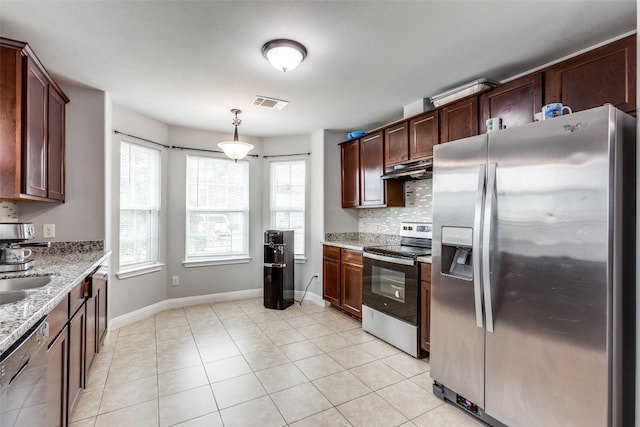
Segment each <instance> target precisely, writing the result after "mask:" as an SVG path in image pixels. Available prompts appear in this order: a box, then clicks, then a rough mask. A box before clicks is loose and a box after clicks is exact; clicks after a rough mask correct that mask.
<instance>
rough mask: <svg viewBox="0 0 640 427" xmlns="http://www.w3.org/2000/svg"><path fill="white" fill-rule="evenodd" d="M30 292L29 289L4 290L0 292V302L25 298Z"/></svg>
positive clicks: (4, 302) (5, 302)
mask: <svg viewBox="0 0 640 427" xmlns="http://www.w3.org/2000/svg"><path fill="white" fill-rule="evenodd" d="M30 294H31V292H30V291H26V290H23V291H6V292H0V304H9V303H12V302H17V301H20V300H23V299H25V298H26V297H28V296H29V295H30Z"/></svg>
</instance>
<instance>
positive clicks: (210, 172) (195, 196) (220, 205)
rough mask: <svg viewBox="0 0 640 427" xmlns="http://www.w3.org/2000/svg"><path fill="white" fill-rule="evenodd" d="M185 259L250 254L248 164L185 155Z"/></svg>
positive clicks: (231, 256)
mask: <svg viewBox="0 0 640 427" xmlns="http://www.w3.org/2000/svg"><path fill="white" fill-rule="evenodd" d="M186 246H187V249H186V258H187V259H188V260H189V259H191V260H194V259H198V258H234V257H243V256H248V255H249V163H248V162H247V161H238V162H235V161H233V160H229V159H218V158H212V157H201V156H187V244H186Z"/></svg>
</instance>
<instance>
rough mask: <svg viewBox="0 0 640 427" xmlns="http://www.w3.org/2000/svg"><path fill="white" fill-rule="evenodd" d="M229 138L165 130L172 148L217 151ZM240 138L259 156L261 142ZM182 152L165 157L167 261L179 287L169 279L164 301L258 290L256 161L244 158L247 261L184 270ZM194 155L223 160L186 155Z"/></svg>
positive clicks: (259, 202) (259, 184)
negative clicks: (247, 191) (250, 144)
mask: <svg viewBox="0 0 640 427" xmlns="http://www.w3.org/2000/svg"><path fill="white" fill-rule="evenodd" d="M231 131H232V129H231V127H229V133H216V132H208V131H202V130H193V129H187V128H182V127H170V128H169V140H170V141H171V144H172V145H177V146H182V147H190V148H199V149H208V150H218V147H217V143H218V142H220V141H223V140H229V138H230V137H231ZM239 133H240V138H241V139H242V140H243V141H246V142H250V143H252V144H253V145H254V146H255V148H254V149H253V150H252V151H251V154H260V153H261V145H262V144H261V142H260V140H258V139H255V138H248V137H245V136H242V128H240V129H239ZM189 153H190V152H189V151H188V150H184V151H183V150H177V149H173V150H171V152H170V155H169V165H170V169H169V171H168V175H169V182H168V186H167V192H166V193H165V194H168V201H169V206H168V217H169V218H168V227H169V230H168V231H169V233H168V248H167V253H168V261H167V274H168V276H169V278H171V277H172V276H178V277H179V280H180V285H179V286H172V285H171V284H170V283H171V280H169V285H168V291H167V297H168V298H179V297H187V296H197V295H207V294H215V293H221V292H233V291H244V290H251V289H261V288H262V227H261V225H262V159H260V158H255V157H249V156H248V157H247V158H246V159H248V161H249V163H250V165H249V188H250V193H249V233H250V235H249V255H250V257H251V261H250V262H249V263H243V264H226V265H215V266H206V267H189V268H187V267H184V265H183V264H182V263H183V261H184V255H185V238H186V236H185V221H186V217H185V203H186V198H185V197H186V196H185V193H186V187H187V185H186V159H187V154H189ZM191 153H192V154H195V155H211V156H215V157H221V158H225V157H224V154H215V153H200V152H197V151H193V152H191Z"/></svg>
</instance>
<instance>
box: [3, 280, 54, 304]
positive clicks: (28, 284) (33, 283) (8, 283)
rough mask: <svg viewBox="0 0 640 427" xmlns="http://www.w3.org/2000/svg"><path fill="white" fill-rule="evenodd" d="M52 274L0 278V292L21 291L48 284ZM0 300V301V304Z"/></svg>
mask: <svg viewBox="0 0 640 427" xmlns="http://www.w3.org/2000/svg"><path fill="white" fill-rule="evenodd" d="M52 280H53V276H32V277H15V278H12V279H0V294H2V293H5V292H13V291H22V290H26V289H35V288H41V287H43V286H46V285H48V284H49V283H51V281H52ZM1 303H2V302H1V301H0V304H1Z"/></svg>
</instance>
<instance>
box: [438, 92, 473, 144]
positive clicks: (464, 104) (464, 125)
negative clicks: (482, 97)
mask: <svg viewBox="0 0 640 427" xmlns="http://www.w3.org/2000/svg"><path fill="white" fill-rule="evenodd" d="M477 134H478V97H477V96H475V95H474V96H470V97H467V98H464V99H461V100H459V101H455V102H452V103H451V104H447V105H445V106H443V107H440V143H443V142H449V141H455V140H456V139H461V138H467V137H469V136H474V135H477Z"/></svg>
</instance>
